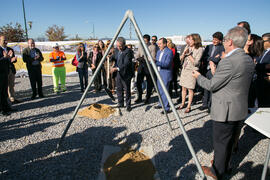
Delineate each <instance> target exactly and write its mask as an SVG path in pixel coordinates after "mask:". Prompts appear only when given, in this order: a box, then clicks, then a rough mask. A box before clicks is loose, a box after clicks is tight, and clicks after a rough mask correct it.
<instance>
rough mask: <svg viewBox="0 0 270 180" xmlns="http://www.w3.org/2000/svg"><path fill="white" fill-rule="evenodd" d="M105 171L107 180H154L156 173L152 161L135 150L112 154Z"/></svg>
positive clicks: (106, 163)
mask: <svg viewBox="0 0 270 180" xmlns="http://www.w3.org/2000/svg"><path fill="white" fill-rule="evenodd" d="M103 169H104V172H105V174H106V179H107V180H127V179H130V180H153V179H154V175H155V172H156V170H155V167H154V165H153V163H152V161H151V159H149V157H147V156H146V155H144V154H143V153H141V152H139V151H135V150H122V151H119V152H117V153H114V154H112V155H111V156H109V157H108V159H107V160H106V161H105V163H104V167H103Z"/></svg>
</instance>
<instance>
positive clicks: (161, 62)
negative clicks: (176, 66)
mask: <svg viewBox="0 0 270 180" xmlns="http://www.w3.org/2000/svg"><path fill="white" fill-rule="evenodd" d="M158 47H159V50H158V52H157V56H156V65H157V67H158V70H159V73H160V76H161V78H162V81H163V83H164V85H165V87H166V89H167V91H169V85H170V81H171V80H172V62H173V52H172V50H170V49H169V48H168V47H167V40H166V39H165V38H160V39H159V41H158ZM157 85H158V90H159V92H160V96H161V99H162V102H163V104H164V107H165V111H166V112H167V113H169V112H171V110H170V106H169V102H168V99H167V97H166V96H165V93H164V91H163V89H162V87H161V85H160V82H159V80H158V81H157ZM155 109H161V104H160V103H159V105H157V106H155ZM161 113H162V114H164V112H163V111H162V112H161Z"/></svg>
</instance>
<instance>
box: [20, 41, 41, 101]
mask: <svg viewBox="0 0 270 180" xmlns="http://www.w3.org/2000/svg"><path fill="white" fill-rule="evenodd" d="M43 59H44V58H43V56H42V53H41V51H40V50H39V49H37V48H36V47H35V41H34V40H33V39H28V47H27V48H25V49H24V50H23V62H25V63H26V68H27V71H28V75H29V79H30V84H31V88H32V93H33V94H32V97H31V99H35V98H36V96H37V89H38V95H39V97H40V98H43V97H44V95H43V92H42V73H41V61H43ZM37 87H38V88H37Z"/></svg>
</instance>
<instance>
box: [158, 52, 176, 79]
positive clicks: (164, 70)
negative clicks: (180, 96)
mask: <svg viewBox="0 0 270 180" xmlns="http://www.w3.org/2000/svg"><path fill="white" fill-rule="evenodd" d="M160 53H161V51H160V50H158V52H157V56H156V65H157V67H158V68H159V69H160V72H159V73H160V75H161V76H162V79H163V81H165V82H169V81H171V80H172V62H173V52H172V50H170V49H169V48H168V47H166V48H165V49H164V53H163V55H162V58H161V61H159V56H160Z"/></svg>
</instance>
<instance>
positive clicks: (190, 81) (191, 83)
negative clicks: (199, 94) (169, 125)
mask: <svg viewBox="0 0 270 180" xmlns="http://www.w3.org/2000/svg"><path fill="white" fill-rule="evenodd" d="M202 54H203V48H202V40H201V37H200V35H199V34H191V35H190V36H189V46H187V47H186V48H185V50H184V52H183V54H182V55H181V56H180V60H181V61H183V68H182V71H181V76H180V85H181V86H182V103H181V105H180V107H179V109H182V108H184V106H185V100H186V95H187V89H188V105H187V108H186V110H185V113H189V112H190V110H191V103H192V100H193V96H194V91H193V90H194V89H195V85H196V79H195V78H194V77H193V76H192V71H193V70H198V69H199V65H200V59H201V57H202Z"/></svg>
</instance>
